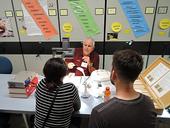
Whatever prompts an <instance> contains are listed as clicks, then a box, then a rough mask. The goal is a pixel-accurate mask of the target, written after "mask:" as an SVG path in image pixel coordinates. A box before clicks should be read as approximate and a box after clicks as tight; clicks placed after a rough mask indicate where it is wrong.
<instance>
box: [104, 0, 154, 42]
mask: <svg viewBox="0 0 170 128" xmlns="http://www.w3.org/2000/svg"><path fill="white" fill-rule="evenodd" d="M155 7H156V1H155V0H149V1H148V0H108V1H107V14H106V33H105V34H106V41H129V40H134V41H149V40H150V36H151V30H152V24H153V18H154V13H155Z"/></svg>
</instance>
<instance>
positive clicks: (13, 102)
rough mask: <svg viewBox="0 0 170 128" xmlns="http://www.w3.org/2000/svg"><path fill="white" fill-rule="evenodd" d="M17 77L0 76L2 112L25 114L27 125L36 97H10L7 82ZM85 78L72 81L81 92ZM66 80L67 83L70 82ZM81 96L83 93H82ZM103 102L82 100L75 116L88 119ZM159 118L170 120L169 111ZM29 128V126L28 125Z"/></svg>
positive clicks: (33, 110) (0, 104)
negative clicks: (27, 116)
mask: <svg viewBox="0 0 170 128" xmlns="http://www.w3.org/2000/svg"><path fill="white" fill-rule="evenodd" d="M14 76H15V75H12V74H10V75H9V74H0V112H6V113H21V114H23V117H24V120H25V123H26V125H27V122H26V118H25V114H34V112H35V96H34V93H32V95H31V96H29V97H28V98H11V97H9V95H8V84H7V81H9V80H10V79H12V78H13V77H14ZM82 79H84V78H83V77H74V78H70V80H71V81H72V82H73V83H75V85H76V86H77V87H78V89H79V90H81V89H80V88H81V87H79V85H81V84H80V83H82ZM70 80H68V79H67V80H66V81H70ZM80 94H81V93H80ZM101 102H103V99H102V98H96V97H94V96H92V95H91V96H90V97H89V98H81V109H80V110H79V112H77V113H75V116H81V117H88V116H89V115H90V114H91V111H92V109H93V108H94V107H95V106H96V105H98V104H100V103H101ZM158 118H169V119H170V114H169V113H168V112H167V110H164V111H163V113H162V115H158ZM27 127H28V125H27Z"/></svg>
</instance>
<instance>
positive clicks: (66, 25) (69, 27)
mask: <svg viewBox="0 0 170 128" xmlns="http://www.w3.org/2000/svg"><path fill="white" fill-rule="evenodd" d="M72 30H73V26H72V24H71V23H64V25H63V31H64V32H71V31H72Z"/></svg>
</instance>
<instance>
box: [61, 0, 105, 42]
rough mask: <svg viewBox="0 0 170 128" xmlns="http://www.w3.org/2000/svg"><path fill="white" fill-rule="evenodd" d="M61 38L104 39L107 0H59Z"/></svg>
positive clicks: (75, 39) (74, 39)
mask: <svg viewBox="0 0 170 128" xmlns="http://www.w3.org/2000/svg"><path fill="white" fill-rule="evenodd" d="M58 3H59V15H60V27H61V38H63V37H68V38H70V41H71V42H73V41H82V40H83V39H84V38H85V37H87V36H91V37H93V38H94V40H95V41H103V34H104V33H103V32H104V6H105V0H100V1H99V0H59V1H58Z"/></svg>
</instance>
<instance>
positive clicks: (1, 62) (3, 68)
mask: <svg viewBox="0 0 170 128" xmlns="http://www.w3.org/2000/svg"><path fill="white" fill-rule="evenodd" d="M12 69H13V68H12V63H11V61H10V60H9V59H8V58H6V57H4V56H0V74H11V73H12Z"/></svg>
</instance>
